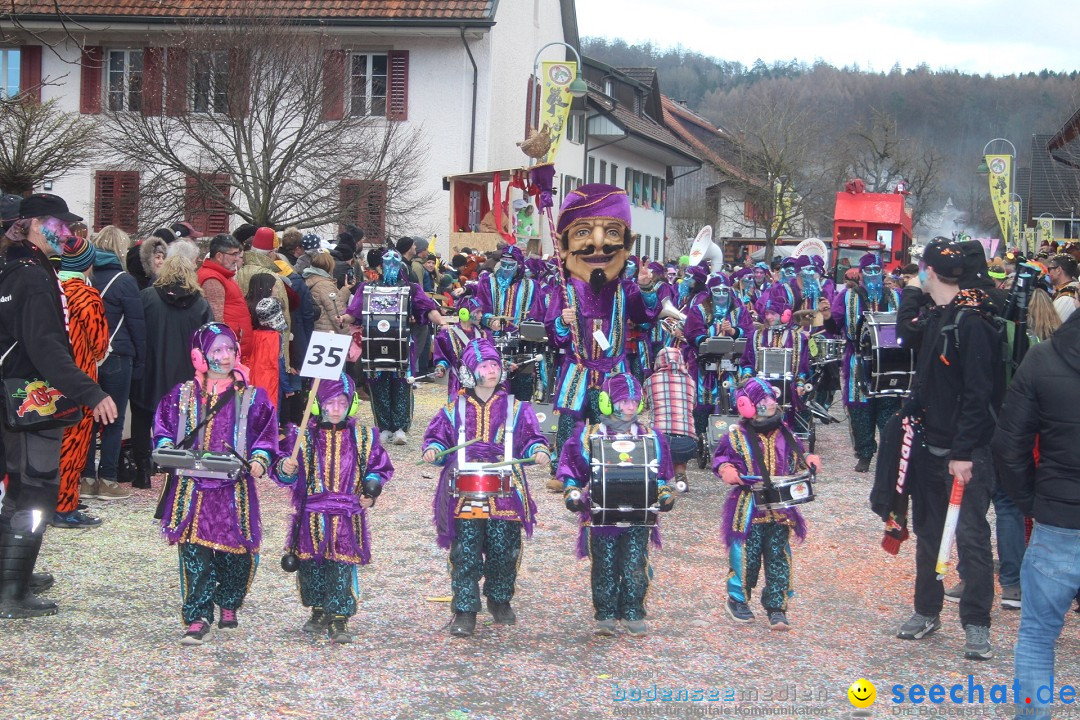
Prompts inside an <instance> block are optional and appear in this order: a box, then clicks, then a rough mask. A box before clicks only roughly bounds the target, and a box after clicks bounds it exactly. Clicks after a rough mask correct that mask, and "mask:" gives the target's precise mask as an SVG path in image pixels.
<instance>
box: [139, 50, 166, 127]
mask: <svg viewBox="0 0 1080 720" xmlns="http://www.w3.org/2000/svg"><path fill="white" fill-rule="evenodd" d="M164 60H165V51H164V50H163V49H162V48H149V47H148V48H143V77H142V82H143V86H142V112H143V115H160V114H161V91H162V89H163V86H164V79H165V76H164V72H165V68H164Z"/></svg>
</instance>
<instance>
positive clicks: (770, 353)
mask: <svg viewBox="0 0 1080 720" xmlns="http://www.w3.org/2000/svg"><path fill="white" fill-rule="evenodd" d="M794 362H795V351H794V350H793V349H792V348H757V349H756V351H755V352H754V364H755V367H754V371H755V372H756V373H757V374H758V375H760V376H762V377H766V378H770V379H772V378H781V377H788V378H790V377H791V376H792V375H793V374H794V372H795V369H794V367H793V363H794Z"/></svg>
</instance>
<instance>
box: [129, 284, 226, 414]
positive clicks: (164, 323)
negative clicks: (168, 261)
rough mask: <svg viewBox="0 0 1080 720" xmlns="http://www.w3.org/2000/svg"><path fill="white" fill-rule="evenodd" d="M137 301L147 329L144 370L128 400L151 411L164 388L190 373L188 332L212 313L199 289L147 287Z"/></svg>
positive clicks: (165, 389)
mask: <svg viewBox="0 0 1080 720" xmlns="http://www.w3.org/2000/svg"><path fill="white" fill-rule="evenodd" d="M114 287H115V286H114ZM140 302H141V303H142V310H143V315H144V316H145V318H146V328H147V331H148V333H149V334H148V336H147V338H146V340H147V342H146V371H145V372H144V373H143V377H142V379H141V380H138V381H135V382H133V383H132V387H131V404H132V405H135V406H137V407H139V408H141V409H143V410H145V411H151V412H152V411H153V410H154V409H155V408H156V407H157V404H158V401H159V400H161V398H162V397H164V396H165V394H166V393H167V392H169V391H170V390H172V389H173V388H174V387H176V386H177V385H179V384H180V383H182V382H185V381H187V380H190V379H191V378H192V377H194V375H195V370H194V368H192V366H191V336H192V335H193V334H194V333H195V331H196V330H197V329H198V328H199V327H201V326H202V325H204V324H206V323H208V322H210V321H211V320H212V319H213V317H212V314H211V312H210V305H209V304H208V303H207V302H206V298H204V297H203V296H202V293H201V292H200V293H192V292H189V291H186V290H184V289H182V288H179V287H173V286H168V287H153V286H152V287H148V288H146V289H145V290H143V291H142V293H141V294H140Z"/></svg>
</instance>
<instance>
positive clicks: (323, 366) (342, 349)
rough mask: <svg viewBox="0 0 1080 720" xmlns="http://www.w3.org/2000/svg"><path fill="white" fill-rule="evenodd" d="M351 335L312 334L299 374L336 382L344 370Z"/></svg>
mask: <svg viewBox="0 0 1080 720" xmlns="http://www.w3.org/2000/svg"><path fill="white" fill-rule="evenodd" d="M350 343H352V335H335V334H334V333H328V332H314V333H312V334H311V342H310V343H308V348H307V354H306V355H305V356H304V367H302V368H301V369H300V374H301V375H302V376H303V377H307V378H322V379H323V380H337V379H338V378H339V377H340V376H341V372H342V371H343V370H344V369H345V359H346V358H347V357H348V355H349V344H350Z"/></svg>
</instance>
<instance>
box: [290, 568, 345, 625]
mask: <svg viewBox="0 0 1080 720" xmlns="http://www.w3.org/2000/svg"><path fill="white" fill-rule="evenodd" d="M296 582H297V584H298V585H299V586H300V602H301V603H303V605H304V607H311V608H322V610H323V612H325V613H327V614H329V615H344V616H345V617H352V616H353V615H355V614H356V592H357V583H356V566H355V565H351V564H349V563H342V562H333V561H330V560H325V561H323V562H321V563H320V562H319V561H318V560H301V561H300V571H299V572H298V573H297V574H296Z"/></svg>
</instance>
